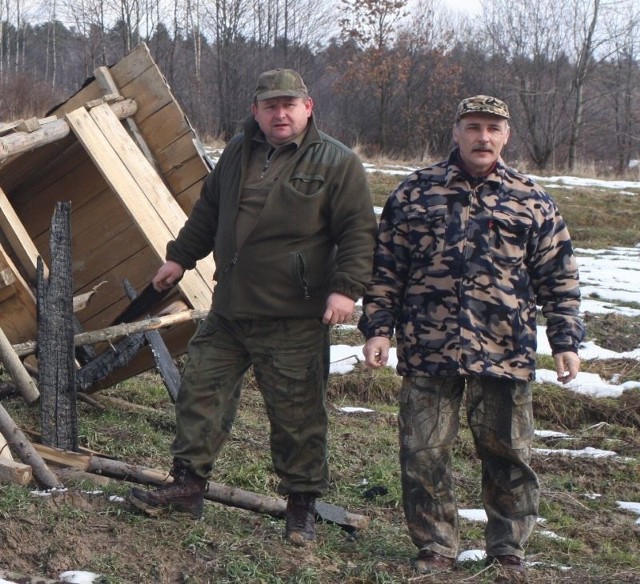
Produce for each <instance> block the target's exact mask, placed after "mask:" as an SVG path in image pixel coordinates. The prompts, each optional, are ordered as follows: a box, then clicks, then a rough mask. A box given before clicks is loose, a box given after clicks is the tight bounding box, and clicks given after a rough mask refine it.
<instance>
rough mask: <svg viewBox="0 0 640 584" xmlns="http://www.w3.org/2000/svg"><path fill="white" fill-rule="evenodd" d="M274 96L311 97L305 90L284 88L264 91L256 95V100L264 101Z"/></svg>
mask: <svg viewBox="0 0 640 584" xmlns="http://www.w3.org/2000/svg"><path fill="white" fill-rule="evenodd" d="M273 97H302V98H305V97H309V94H307V93H305V92H304V91H294V90H290V91H286V90H282V89H274V90H272V91H264V92H262V93H261V94H260V95H256V101H263V100H265V99H271V98H273Z"/></svg>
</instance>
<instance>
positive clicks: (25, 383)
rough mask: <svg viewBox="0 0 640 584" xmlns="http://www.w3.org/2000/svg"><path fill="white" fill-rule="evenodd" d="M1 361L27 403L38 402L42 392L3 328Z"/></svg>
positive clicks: (0, 333) (0, 342)
mask: <svg viewBox="0 0 640 584" xmlns="http://www.w3.org/2000/svg"><path fill="white" fill-rule="evenodd" d="M0 361H2V364H3V365H4V366H5V367H6V369H7V371H8V372H9V375H11V377H12V379H13V381H14V382H15V384H16V387H17V388H18V390H19V391H20V393H21V394H22V397H23V398H24V399H25V401H26V402H27V403H28V404H32V403H34V402H35V401H37V399H38V398H39V397H40V392H39V391H38V388H37V387H36V384H35V382H34V381H33V379H32V378H31V375H29V373H28V372H27V370H26V369H25V367H24V365H23V364H22V361H20V358H19V357H18V355H17V353H16V352H15V351H14V350H13V347H12V346H11V343H10V342H9V339H8V338H7V336H6V335H5V334H4V331H3V330H2V329H1V328H0Z"/></svg>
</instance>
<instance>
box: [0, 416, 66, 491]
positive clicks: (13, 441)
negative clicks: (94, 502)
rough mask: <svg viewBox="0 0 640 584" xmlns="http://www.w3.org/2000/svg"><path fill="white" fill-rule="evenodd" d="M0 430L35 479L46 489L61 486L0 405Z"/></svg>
mask: <svg viewBox="0 0 640 584" xmlns="http://www.w3.org/2000/svg"><path fill="white" fill-rule="evenodd" d="M0 432H1V433H2V435H3V436H4V437H5V438H6V440H7V442H8V443H9V446H10V447H11V448H12V450H13V452H14V453H15V455H16V456H17V457H18V458H19V459H20V460H21V461H22V462H23V463H24V464H28V465H29V466H30V467H31V469H32V472H33V476H34V477H35V479H36V481H38V483H40V485H42V486H43V487H45V488H47V489H53V488H54V487H56V488H61V487H62V483H60V481H59V480H58V478H57V477H56V475H54V474H53V473H52V472H51V471H50V470H49V468H48V467H47V465H46V463H45V461H44V460H43V459H42V457H41V456H40V455H39V454H38V451H37V450H36V449H35V448H34V447H33V445H32V444H31V442H29V439H28V438H27V437H26V436H25V434H24V432H22V430H20V428H18V426H17V425H16V423H15V422H14V421H13V419H12V418H11V416H10V415H9V413H8V412H7V410H5V409H4V407H3V406H2V405H0Z"/></svg>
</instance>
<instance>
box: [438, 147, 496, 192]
mask: <svg viewBox="0 0 640 584" xmlns="http://www.w3.org/2000/svg"><path fill="white" fill-rule="evenodd" d="M445 166H446V170H445V175H444V183H445V185H446V186H451V184H452V183H454V182H459V181H464V182H466V183H469V184H471V185H473V186H475V185H478V184H481V183H485V182H492V183H497V184H501V183H502V182H503V181H504V177H505V172H506V168H507V167H506V166H505V163H504V160H502V157H499V158H498V160H497V161H496V163H495V165H494V167H493V170H492V171H491V172H490V173H489V174H488V175H487V176H483V177H473V176H471V175H470V174H469V173H468V172H467V171H466V170H465V169H464V167H463V166H462V164H461V163H460V149H459V148H458V147H457V146H456V147H455V148H454V149H453V150H452V151H451V153H450V154H449V158H448V159H447V161H446V163H445Z"/></svg>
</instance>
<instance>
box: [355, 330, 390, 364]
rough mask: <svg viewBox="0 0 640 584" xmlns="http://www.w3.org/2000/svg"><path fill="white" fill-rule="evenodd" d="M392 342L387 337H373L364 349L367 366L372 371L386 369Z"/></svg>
mask: <svg viewBox="0 0 640 584" xmlns="http://www.w3.org/2000/svg"><path fill="white" fill-rule="evenodd" d="M390 347H391V340H390V339H388V338H387V337H371V338H370V339H369V340H368V341H367V342H366V343H365V344H364V347H363V348H362V353H363V354H364V358H365V362H364V363H365V365H366V366H367V367H371V368H372V369H379V368H380V367H384V366H385V365H386V364H387V361H388V360H389V348H390Z"/></svg>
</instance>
